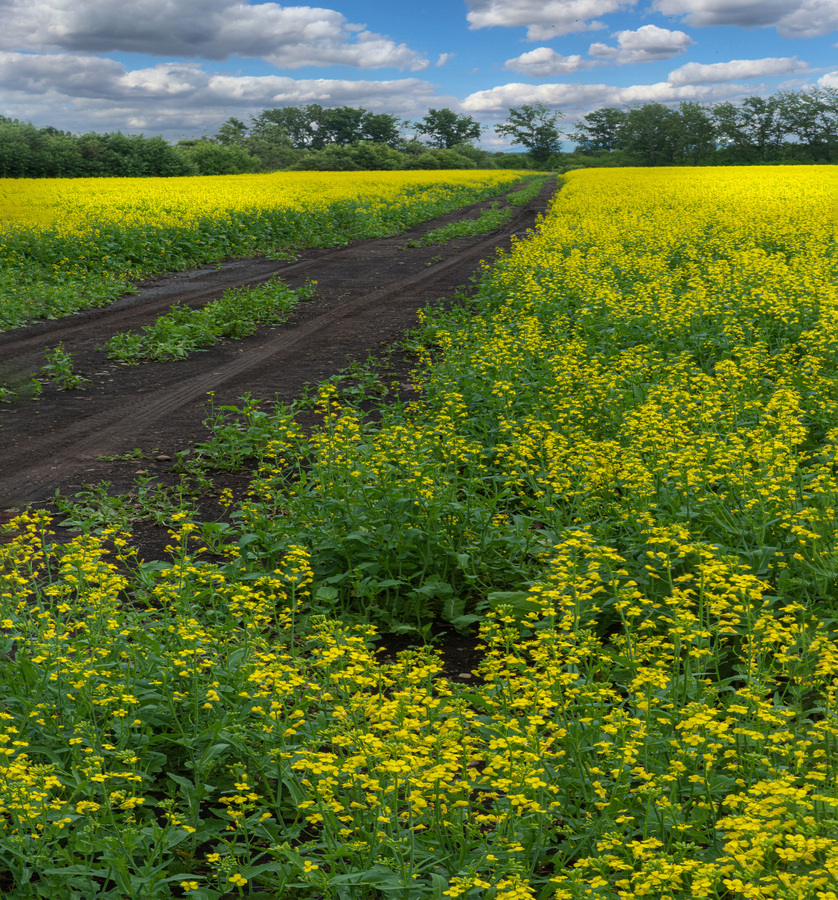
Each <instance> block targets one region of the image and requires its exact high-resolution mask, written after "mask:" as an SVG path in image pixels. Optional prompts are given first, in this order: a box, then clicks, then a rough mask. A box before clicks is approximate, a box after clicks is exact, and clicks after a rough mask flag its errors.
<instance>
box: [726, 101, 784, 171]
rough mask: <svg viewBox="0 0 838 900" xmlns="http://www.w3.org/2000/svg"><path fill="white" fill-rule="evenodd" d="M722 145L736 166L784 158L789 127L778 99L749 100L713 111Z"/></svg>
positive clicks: (728, 103)
mask: <svg viewBox="0 0 838 900" xmlns="http://www.w3.org/2000/svg"><path fill="white" fill-rule="evenodd" d="M713 120H714V123H715V126H716V135H717V139H718V141H719V143H720V144H721V145H722V147H723V149H724V150H725V151H726V156H727V158H728V159H730V160H731V161H733V162H744V163H761V162H769V161H772V160H775V159H779V158H780V156H781V155H782V147H783V139H784V134H785V131H786V127H785V125H784V123H783V121H782V117H781V115H780V109H779V107H778V104H777V99H776V98H775V97H746V98H745V99H744V100H743V101H742V103H741V104H739V105H737V104H735V103H731V102H730V101H728V102H725V103H718V104H717V105H716V106H715V107H714V108H713Z"/></svg>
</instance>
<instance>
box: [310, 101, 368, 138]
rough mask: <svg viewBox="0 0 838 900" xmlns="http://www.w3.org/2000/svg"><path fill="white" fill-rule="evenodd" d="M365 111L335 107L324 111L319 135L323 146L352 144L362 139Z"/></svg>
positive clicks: (348, 107) (349, 107) (350, 107)
mask: <svg viewBox="0 0 838 900" xmlns="http://www.w3.org/2000/svg"><path fill="white" fill-rule="evenodd" d="M366 114H367V111H366V110H365V109H356V108H355V107H353V106H337V107H333V108H331V109H327V110H324V112H323V118H322V120H321V123H320V128H319V129H318V130H319V133H320V136H321V137H322V140H323V143H324V145H325V144H341V145H345V144H354V143H356V142H357V141H360V140H362V139H363V134H364V131H363V124H364V116H365V115H366Z"/></svg>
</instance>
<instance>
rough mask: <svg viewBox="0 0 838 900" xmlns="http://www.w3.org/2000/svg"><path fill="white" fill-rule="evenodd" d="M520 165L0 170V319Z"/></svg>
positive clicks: (357, 233)
mask: <svg viewBox="0 0 838 900" xmlns="http://www.w3.org/2000/svg"><path fill="white" fill-rule="evenodd" d="M520 174H521V173H511V172H504V171H495V172H489V171H484V172H476V171H475V172H468V171H452V172H442V173H440V172H423V171H417V172H338V173H335V172H276V173H272V174H268V175H218V176H206V177H202V178H86V179H62V178H54V179H50V178H6V179H0V218H1V219H2V222H3V225H2V227H0V330H3V329H7V328H11V327H14V326H17V325H21V324H24V323H25V322H29V321H32V320H34V319H37V318H43V317H57V316H61V315H67V314H68V313H71V312H75V311H76V310H78V309H83V308H86V307H89V306H95V305H102V304H106V303H108V302H110V301H111V300H113V299H114V298H115V297H117V296H119V294H121V293H124V292H126V291H129V290H130V289H131V285H132V282H134V281H136V280H138V279H140V278H143V277H146V276H148V275H150V274H156V273H159V272H171V271H176V270H178V269H183V268H187V267H190V266H195V265H200V264H203V263H212V262H217V261H219V260H221V259H225V258H229V257H242V258H243V257H247V256H253V255H255V254H257V253H288V252H289V251H291V250H293V249H294V248H295V247H300V246H331V245H333V244H341V243H346V242H347V241H349V240H352V239H353V238H357V237H379V236H382V235H386V234H393V233H396V232H398V231H402V230H404V229H406V228H409V227H410V226H411V225H414V224H416V223H417V222H421V221H423V220H424V219H429V218H434V217H435V216H438V215H442V214H443V213H445V212H450V211H451V210H452V209H457V208H458V207H460V206H466V205H468V204H470V203H474V202H476V201H478V200H482V199H483V198H485V197H488V196H491V195H493V194H496V193H498V192H501V191H502V190H503V188H504V187H508V186H509V185H511V184H513V183H515V182H517V181H519V180H520Z"/></svg>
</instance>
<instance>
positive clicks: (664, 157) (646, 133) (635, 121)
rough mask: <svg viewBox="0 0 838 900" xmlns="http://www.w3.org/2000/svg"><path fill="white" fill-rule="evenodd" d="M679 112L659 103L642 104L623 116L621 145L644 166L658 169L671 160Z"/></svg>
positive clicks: (675, 143)
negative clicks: (623, 124) (624, 118)
mask: <svg viewBox="0 0 838 900" xmlns="http://www.w3.org/2000/svg"><path fill="white" fill-rule="evenodd" d="M677 122H678V113H676V112H674V111H673V110H671V109H669V108H668V107H666V106H664V105H663V104H662V103H644V104H643V105H642V106H635V107H634V108H633V109H630V110H629V111H628V113H627V114H626V124H625V129H624V132H623V134H624V145H625V148H626V150H628V151H629V152H630V153H634V154H636V155H637V156H638V157H639V158H640V160H642V162H643V163H644V165H649V166H661V165H664V166H665V165H667V164H669V163H672V162H673V161H674V156H675V148H676V145H677Z"/></svg>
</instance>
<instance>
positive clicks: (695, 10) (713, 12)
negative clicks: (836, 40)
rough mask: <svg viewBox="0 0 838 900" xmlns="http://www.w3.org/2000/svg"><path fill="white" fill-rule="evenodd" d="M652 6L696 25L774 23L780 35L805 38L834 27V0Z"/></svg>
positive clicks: (693, 0) (717, 0)
mask: <svg viewBox="0 0 838 900" xmlns="http://www.w3.org/2000/svg"><path fill="white" fill-rule="evenodd" d="M652 9H653V10H655V11H657V12H660V13H663V14H664V15H666V16H681V17H683V18H684V19H685V20H686V22H687V23H688V24H690V25H694V26H696V27H698V28H702V27H706V26H710V25H738V26H740V27H742V28H764V27H769V26H774V27H775V28H776V29H777V31H778V33H779V34H780V35H781V36H782V37H787V38H808V37H817V36H819V35H824V34H831V33H832V32H834V31H836V30H838V2H836V0H654V2H653V3H652Z"/></svg>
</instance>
